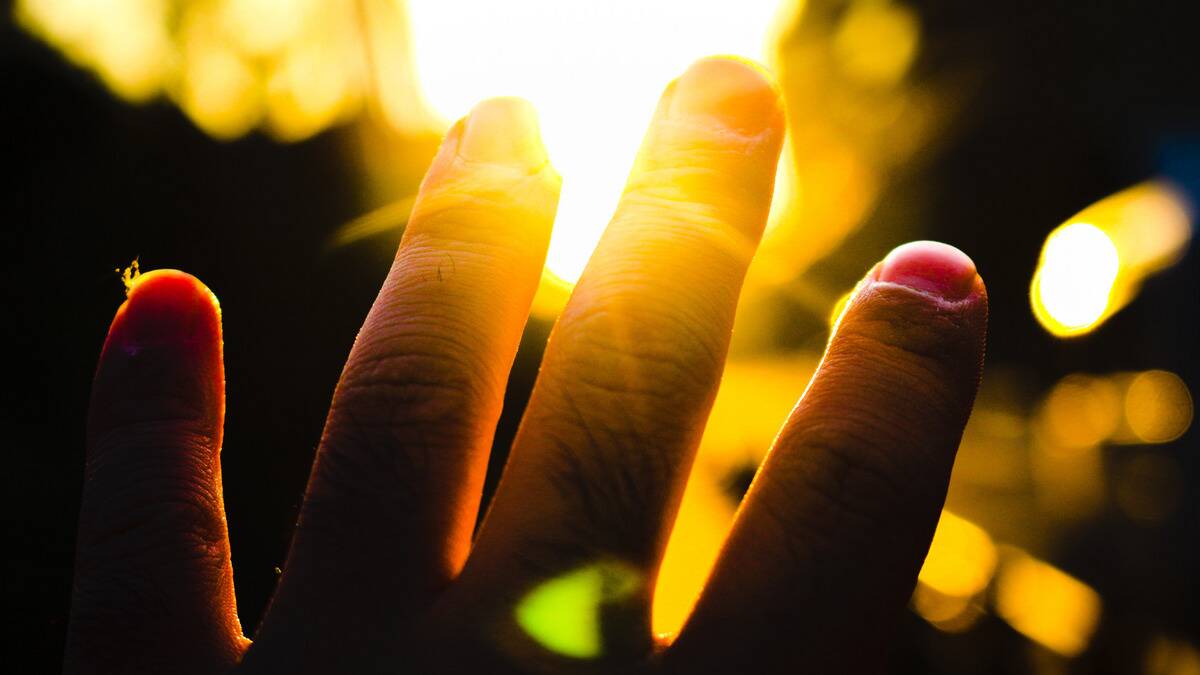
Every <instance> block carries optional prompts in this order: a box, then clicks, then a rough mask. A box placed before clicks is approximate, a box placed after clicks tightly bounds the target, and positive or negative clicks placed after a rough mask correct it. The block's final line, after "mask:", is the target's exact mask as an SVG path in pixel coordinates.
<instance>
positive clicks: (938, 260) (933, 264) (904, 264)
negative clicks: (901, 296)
mask: <svg viewBox="0 0 1200 675" xmlns="http://www.w3.org/2000/svg"><path fill="white" fill-rule="evenodd" d="M878 278H879V281H887V282H891V283H893V284H900V285H902V286H908V287H909V288H914V289H916V290H918V291H923V292H925V293H932V294H934V295H938V296H941V297H943V298H945V299H947V300H962V299H964V298H966V297H967V296H968V295H970V294H971V291H972V289H973V288H974V287H975V263H974V262H972V261H971V259H970V258H969V257H968V256H967V254H966V253H963V252H962V251H960V250H958V249H957V248H954V247H953V246H950V245H949V244H943V243H941V242H936V241H914V242H910V243H908V244H904V245H902V246H898V247H896V248H895V249H893V250H892V252H891V253H889V254H888V255H887V257H886V258H884V259H883V264H882V265H881V266H880V269H879V277H878Z"/></svg>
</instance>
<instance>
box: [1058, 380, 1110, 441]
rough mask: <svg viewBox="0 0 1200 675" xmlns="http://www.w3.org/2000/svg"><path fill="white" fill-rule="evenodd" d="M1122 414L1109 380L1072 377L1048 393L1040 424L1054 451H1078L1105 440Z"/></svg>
mask: <svg viewBox="0 0 1200 675" xmlns="http://www.w3.org/2000/svg"><path fill="white" fill-rule="evenodd" d="M1121 413H1122V401H1121V391H1120V388H1119V387H1118V386H1117V385H1116V384H1115V383H1114V382H1113V381H1112V380H1111V379H1110V378H1105V377H1095V376H1089V375H1081V374H1074V375H1068V376H1067V377H1064V378H1063V379H1062V380H1061V381H1059V382H1058V384H1056V385H1054V388H1053V389H1051V390H1050V393H1049V394H1048V395H1047V396H1046V400H1045V401H1043V403H1042V409H1041V414H1040V416H1039V422H1040V424H1041V430H1042V431H1043V432H1044V440H1046V441H1049V442H1050V443H1051V444H1052V446H1053V447H1054V448H1056V449H1067V450H1079V449H1083V448H1089V447H1092V446H1095V445H1099V444H1100V443H1102V442H1104V441H1106V440H1108V439H1109V438H1110V437H1111V436H1112V435H1113V433H1114V432H1116V430H1117V426H1118V425H1119V424H1120V422H1121Z"/></svg>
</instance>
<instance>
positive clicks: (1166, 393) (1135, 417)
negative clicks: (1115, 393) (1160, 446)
mask: <svg viewBox="0 0 1200 675" xmlns="http://www.w3.org/2000/svg"><path fill="white" fill-rule="evenodd" d="M1125 420H1126V423H1127V424H1128V426H1129V429H1130V431H1132V432H1133V434H1134V436H1136V437H1137V438H1138V439H1139V440H1140V441H1142V442H1143V443H1166V442H1168V441H1173V440H1175V439H1176V438H1179V437H1180V436H1182V435H1183V433H1184V432H1185V431H1187V429H1188V427H1189V426H1191V423H1192V395H1191V393H1190V392H1189V391H1188V388H1187V385H1186V384H1184V382H1183V380H1181V379H1180V378H1179V376H1178V375H1176V374H1174V373H1169V372H1167V371H1164V370H1148V371H1146V372H1144V373H1139V374H1138V375H1137V376H1135V377H1134V378H1133V381H1132V382H1130V383H1129V388H1128V389H1127V390H1126V391H1125Z"/></svg>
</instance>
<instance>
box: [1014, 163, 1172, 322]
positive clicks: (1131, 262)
mask: <svg viewBox="0 0 1200 675" xmlns="http://www.w3.org/2000/svg"><path fill="white" fill-rule="evenodd" d="M1191 232H1192V226H1191V219H1190V214H1189V213H1188V209H1187V205H1186V202H1185V200H1184V198H1183V197H1182V196H1181V195H1180V194H1179V193H1178V192H1177V191H1176V190H1175V189H1174V188H1172V187H1171V186H1170V185H1168V184H1166V183H1162V182H1158V181H1148V182H1146V183H1142V184H1139V185H1136V186H1134V187H1132V188H1129V189H1127V190H1124V191H1122V192H1118V193H1116V194H1114V195H1112V196H1110V197H1107V198H1105V199H1102V200H1100V201H1098V202H1096V203H1095V204H1093V205H1091V206H1089V207H1088V208H1086V209H1084V210H1083V211H1081V212H1080V213H1078V214H1076V215H1075V216H1074V217H1073V218H1071V220H1070V221H1068V223H1067V224H1065V225H1062V226H1060V227H1058V228H1056V229H1055V230H1054V231H1052V232H1051V233H1050V235H1049V236H1048V237H1047V238H1046V243H1045V245H1044V246H1043V248H1042V255H1041V259H1040V261H1039V263H1038V268H1037V271H1036V272H1035V273H1034V277H1033V283H1032V285H1031V287H1030V300H1031V303H1032V305H1033V312H1034V315H1035V316H1036V317H1037V319H1038V321H1039V322H1040V323H1041V324H1042V326H1044V327H1045V328H1046V330H1048V331H1050V332H1051V333H1053V334H1054V335H1058V336H1064V337H1065V336H1071V335H1080V334H1083V333H1087V332H1088V331H1091V330H1093V329H1094V328H1096V326H1099V325H1100V324H1101V323H1102V322H1103V321H1104V320H1105V319H1106V318H1108V317H1109V316H1111V315H1112V314H1113V313H1114V312H1116V311H1118V310H1119V309H1121V308H1122V307H1123V306H1125V305H1126V304H1127V303H1128V302H1129V301H1130V300H1132V299H1133V297H1134V296H1135V295H1136V294H1137V291H1138V289H1139V288H1140V286H1141V283H1142V281H1144V280H1145V278H1146V277H1147V276H1149V275H1150V274H1153V273H1154V272H1157V271H1158V270H1161V269H1163V268H1164V267H1167V266H1169V265H1171V264H1174V263H1175V262H1176V261H1177V260H1178V259H1179V256H1180V255H1182V252H1183V250H1184V248H1185V246H1186V244H1187V242H1188V240H1189V239H1190V238H1191Z"/></svg>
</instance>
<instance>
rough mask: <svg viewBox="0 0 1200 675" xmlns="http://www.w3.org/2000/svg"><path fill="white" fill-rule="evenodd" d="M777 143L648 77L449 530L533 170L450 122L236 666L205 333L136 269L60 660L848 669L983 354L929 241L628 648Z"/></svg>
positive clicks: (187, 307) (737, 100)
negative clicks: (516, 393)
mask: <svg viewBox="0 0 1200 675" xmlns="http://www.w3.org/2000/svg"><path fill="white" fill-rule="evenodd" d="M783 130H784V120H783V113H782V110H781V105H780V98H779V92H778V90H777V89H776V87H775V86H774V85H773V84H772V83H771V82H770V81H768V79H767V78H766V77H765V76H764V75H763V74H762V73H761V72H759V70H758V69H756V68H754V67H752V66H749V65H747V64H744V63H742V62H739V61H735V60H731V59H706V60H702V61H700V62H698V63H697V64H695V65H694V66H692V68H691V69H689V70H688V71H687V73H685V74H684V75H683V76H682V77H681V78H680V79H678V80H676V81H675V82H673V83H672V84H671V85H670V86H669V87H668V88H667V90H666V93H665V94H664V95H663V98H662V101H661V102H660V104H659V107H658V111H657V112H656V114H655V117H654V120H653V122H652V124H651V126H650V130H649V132H648V135H647V137H646V140H645V143H644V145H643V147H642V149H641V152H640V155H639V157H638V159H637V162H636V165H635V166H634V169H633V172H632V175H631V177H630V179H629V183H628V185H627V187H626V191H625V194H624V196H623V198H622V200H621V203H620V206H619V208H618V209H617V212H616V215H615V216H614V217H613V219H612V222H611V224H610V225H609V226H608V230H607V232H606V233H605V234H604V237H603V239H602V241H601V242H600V244H599V246H598V248H597V250H596V252H595V254H594V255H593V257H592V259H591V262H590V263H589V265H588V267H587V270H586V272H585V273H584V275H583V277H582V278H581V279H580V281H579V283H578V285H577V286H576V288H575V290H574V293H573V295H572V297H571V300H570V302H569V304H568V305H567V307H566V309H565V310H564V312H563V314H562V316H561V318H560V319H559V321H558V324H557V326H556V327H555V329H554V333H553V335H552V337H551V339H550V342H549V345H548V346H547V349H546V352H545V357H544V361H543V365H542V370H541V373H540V375H539V377H538V381H537V385H536V387H535V389H534V392H533V395H532V398H531V399H530V401H529V404H528V408H527V410H526V412H525V417H524V420H523V422H522V424H521V427H520V431H519V433H518V434H517V437H516V440H515V443H514V446H513V448H512V453H511V456H510V459H509V462H508V466H507V467H506V469H505V474H504V477H503V480H502V482H501V484H500V487H499V489H498V492H497V494H496V497H495V500H494V502H493V504H492V505H491V507H490V510H489V512H488V514H487V518H486V521H485V522H484V524H483V526H482V528H481V529H480V531H479V533H478V536H477V537H476V538H475V539H474V540H472V536H471V535H472V527H473V523H474V522H475V519H476V514H477V509H478V504H479V498H480V489H481V484H482V482H483V475H484V469H485V465H486V462H487V455H488V451H489V448H490V446H491V442H492V435H493V427H494V425H495V424H496V421H497V418H498V417H499V414H500V408H501V402H502V395H503V390H504V385H505V381H506V378H507V375H508V371H509V369H510V367H511V365H512V361H513V358H514V354H515V352H516V348H517V343H518V340H519V337H520V335H521V332H522V328H523V326H524V324H525V321H526V318H527V312H528V310H529V306H530V302H531V299H532V297H533V294H534V290H535V288H536V286H537V284H538V279H539V275H540V271H541V269H542V264H543V258H544V256H545V253H546V246H547V241H548V239H549V235H550V226H551V222H552V220H553V219H554V212H555V206H556V201H557V197H558V191H559V178H558V176H557V175H556V174H555V172H554V170H553V168H551V167H550V165H549V164H548V162H547V158H546V155H545V152H544V150H543V149H542V146H541V142H540V140H539V137H538V133H537V129H536V123H535V120H534V115H533V112H532V110H531V109H530V108H529V106H528V105H527V104H525V103H523V102H521V101H518V100H514V99H495V100H490V101H487V102H484V103H482V104H480V105H479V106H478V107H476V108H475V110H474V111H473V112H472V113H471V115H470V116H469V117H467V118H466V119H464V120H462V121H460V122H459V123H457V124H456V125H454V127H453V128H452V129H451V130H450V132H449V134H448V135H447V137H446V140H445V142H444V143H443V144H442V147H441V149H440V150H439V152H438V154H437V156H436V158H435V159H434V160H433V164H432V166H431V167H430V169H429V173H428V174H427V176H426V177H425V181H424V183H423V184H422V186H421V191H420V196H419V198H418V200H417V203H416V206H415V208H414V210H413V214H412V218H411V220H410V222H409V225H408V228H407V231H406V232H405V234H404V238H403V241H402V242H401V244H400V248H399V251H398V253H397V254H396V259H395V263H394V264H393V266H392V269H391V271H390V272H389V274H388V277H387V280H386V281H385V282H384V284H383V288H382V290H381V291H380V293H379V297H378V299H377V300H376V301H375V304H374V306H373V307H372V309H371V311H370V314H369V315H368V316H367V319H366V322H365V324H364V325H363V328H362V331H361V332H360V334H359V335H358V339H357V341H356V342H355V345H354V348H353V350H352V351H351V353H350V357H349V359H348V361H347V363H346V367H345V370H344V371H343V373H342V377H341V380H340V382H339V384H338V387H337V390H336V392H335V394H334V398H333V404H332V406H331V407H330V411H329V417H328V420H327V422H326V426H325V432H324V435H323V437H322V439H321V444H320V449H319V451H318V453H317V458H316V461H315V463H314V466H313V469H312V475H311V479H310V481H309V486H308V492H307V496H306V499H305V503H304V507H303V510H302V512H301V516H300V520H299V523H298V524H297V528H296V533H295V537H294V540H293V543H292V549H291V553H290V555H289V558H288V562H287V567H286V570H285V571H284V574H283V577H282V579H281V581H280V584H279V588H278V591H277V593H276V595H275V598H274V600H273V601H272V604H271V607H270V609H269V610H268V612H267V615H266V618H265V619H264V620H263V623H262V625H261V627H260V628H259V630H258V631H257V636H256V640H255V642H254V644H253V645H251V644H250V642H249V641H248V640H247V639H246V638H245V637H243V634H242V630H241V627H240V626H239V624H238V620H237V617H236V612H235V605H234V592H233V577H232V568H231V565H230V551H229V543H228V539H227V537H226V528H225V514H224V508H223V505H222V497H221V469H220V459H219V453H220V448H221V433H222V429H221V427H222V417H223V413H224V392H223V388H224V372H223V365H222V356H221V350H222V346H221V326H220V313H219V310H218V307H217V304H216V300H215V298H214V297H213V296H212V294H211V293H209V292H208V290H207V289H206V288H205V287H204V286H203V285H201V284H200V282H199V281H197V280H195V279H194V278H192V277H190V276H188V275H186V274H183V273H181V272H174V271H159V272H151V273H149V274H146V275H143V276H142V277H141V278H140V279H138V280H137V282H136V284H135V285H134V287H133V289H132V291H131V293H130V295H129V299H128V300H127V301H126V302H125V304H124V305H122V307H121V308H120V309H119V310H118V312H117V315H116V318H115V319H114V320H113V324H112V327H111V329H110V331H109V334H108V339H107V341H106V342H105V345H104V351H103V354H102V356H101V358H100V364H99V368H98V370H97V373H96V380H95V385H94V390H93V395H92V403H91V415H90V420H89V426H88V453H87V474H86V482H85V486H84V494H83V510H82V514H81V518H80V530H79V553H78V564H77V570H76V582H75V596H74V604H73V607H72V618H71V624H70V631H69V644H68V648H67V655H66V664H67V665H66V670H67V672H68V673H85V672H95V673H126V672H129V673H222V672H228V671H231V670H235V669H237V670H245V671H250V672H261V673H376V672H378V673H392V674H394V673H409V672H411V673H441V672H445V673H454V672H483V673H507V672H542V673H577V672H578V673H592V672H611V673H630V672H643V671H645V672H658V671H662V672H673V673H674V672H678V673H774V672H789V673H790V672H808V673H855V672H871V671H875V670H878V669H879V668H880V667H881V663H882V656H883V654H884V650H885V648H886V644H887V637H888V634H889V632H890V629H891V626H892V624H893V622H894V621H895V619H896V618H897V616H898V614H899V613H900V611H901V610H902V609H903V607H904V604H905V602H906V601H907V599H908V596H909V593H910V592H911V591H912V587H913V584H914V581H915V577H916V573H917V570H918V568H919V567H920V564H921V561H922V559H923V557H924V555H925V552H926V549H927V547H928V545H929V541H930V538H931V536H932V533H933V528H934V525H935V523H936V520H937V518H938V514H939V510H940V508H941V505H942V502H943V500H944V497H945V492H946V486H947V482H948V480H949V475H950V468H951V465H952V464H953V460H954V453H955V450H956V447H957V445H958V442H959V438H960V435H961V433H962V429H963V425H964V424H965V422H966V419H967V416H968V414H969V411H970V409H971V404H972V400H973V398H974V393H975V388H976V385H977V382H978V378H979V373H980V366H981V361H982V354H983V343H984V332H985V324H986V315H987V300H986V292H985V290H984V287H983V283H982V281H981V280H980V279H979V277H978V276H977V275H976V272H975V267H974V265H973V264H972V263H971V261H970V260H969V259H968V258H967V257H966V256H964V255H963V254H962V253H960V252H958V251H957V250H956V249H953V248H951V247H949V246H945V245H942V244H934V243H931V242H923V243H918V244H910V245H906V246H903V247H900V248H898V249H896V250H895V251H893V252H892V254H891V255H889V256H888V257H887V259H885V260H884V261H883V262H882V263H880V264H878V265H876V266H875V267H874V268H872V269H871V270H870V271H869V272H868V273H867V275H866V277H865V278H864V279H863V281H862V282H861V283H860V284H859V286H858V288H857V291H856V293H855V295H854V297H853V299H852V301H851V302H850V303H849V305H848V307H847V309H846V310H845V312H844V314H843V315H842V317H841V320H840V322H839V323H838V325H837V328H836V331H835V334H834V336H833V337H832V338H831V340H830V342H829V345H828V349H827V351H826V353H825V357H824V359H823V361H822V363H821V366H820V369H819V370H818V372H817V374H816V375H815V376H814V378H813V380H812V382H811V384H810V385H809V388H808V390H807V391H806V392H805V394H804V396H803V398H802V399H801V400H800V402H799V404H798V405H797V407H796V408H795V410H793V412H792V413H791V416H790V417H789V419H788V420H787V421H786V423H785V424H784V426H783V428H782V431H781V432H780V434H779V436H778V438H777V439H776V441H775V444H774V447H773V448H772V449H771V451H770V454H769V456H768V457H767V459H766V461H765V463H764V465H763V467H762V469H761V470H760V472H759V475H758V476H757V478H756V479H755V481H754V484H753V485H752V487H751V489H750V491H749V493H748V494H747V496H746V498H745V501H744V503H743V504H742V507H741V510H740V511H739V513H738V517H737V520H736V523H735V526H734V529H733V532H732V534H731V536H730V538H729V541H728V542H727V544H726V547H725V549H724V551H723V553H722V555H721V557H720V559H719V561H718V563H717V566H716V568H715V570H714V572H713V574H712V577H711V578H710V580H709V582H708V585H707V587H706V588H705V590H704V592H703V595H702V596H701V598H700V600H699V602H698V604H697V606H696V608H695V610H694V613H693V614H692V617H691V619H690V620H689V622H688V623H687V625H686V626H685V627H684V629H683V631H682V633H681V634H680V635H679V636H678V638H677V639H676V640H674V642H673V643H671V644H669V645H668V644H667V643H666V642H665V641H657V640H656V639H655V638H654V637H653V636H652V635H651V631H650V626H649V616H650V611H649V609H650V602H651V596H652V591H653V588H654V580H655V573H656V569H657V565H658V563H659V560H660V558H661V556H662V553H663V548H664V545H665V542H666V539H667V535H668V533H669V531H670V523H671V519H672V517H673V515H674V512H675V509H676V507H677V505H678V502H679V498H680V494H681V491H682V486H683V484H684V481H685V477H686V475H687V472H688V470H689V467H690V464H691V460H692V455H693V453H694V451H695V448H696V444H697V441H698V440H699V436H700V432H701V429H702V427H703V424H704V421H705V418H706V416H707V414H708V411H709V407H710V405H711V404H712V401H713V396H714V393H715V390H716V387H717V383H718V381H719V379H720V376H721V369H722V366H723V362H724V359H725V354H726V351H727V347H728V343H729V337H730V331H731V327H732V325H733V317H734V308H735V305H736V303H737V298H738V292H739V289H740V286H741V283H742V277H743V275H744V274H745V271H746V267H747V265H748V263H749V262H750V258H751V255H752V254H753V252H754V249H755V246H756V244H757V241H758V239H759V236H760V234H761V232H762V229H763V226H764V223H765V221H766V218H767V211H768V205H769V203H770V196H771V190H772V181H773V178H774V176H775V166H776V162H777V159H778V154H779V149H780V143H781V141H782V138H783ZM594 133H604V130H603V129H597V130H594ZM800 151H801V152H802V151H803V148H801V149H800ZM597 217H600V214H597ZM555 594H558V595H559V596H563V597H565V598H567V599H568V600H569V602H568V601H566V600H564V601H562V602H558V601H557V600H555ZM539 603H540V604H539ZM556 603H557V604H556ZM556 608H557V609H556ZM564 608H565V609H564ZM570 612H576V613H578V612H582V613H583V614H584V615H581V616H568V615H567V614H569V613H570ZM539 622H541V625H540V626H539ZM543 629H545V630H548V631H550V633H547V634H549V635H555V634H556V633H555V631H558V632H559V633H561V632H562V631H575V633H577V634H573V635H567V636H565V637H563V636H562V635H559V637H551V638H547V637H546V636H545V635H543V632H544V630H543Z"/></svg>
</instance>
